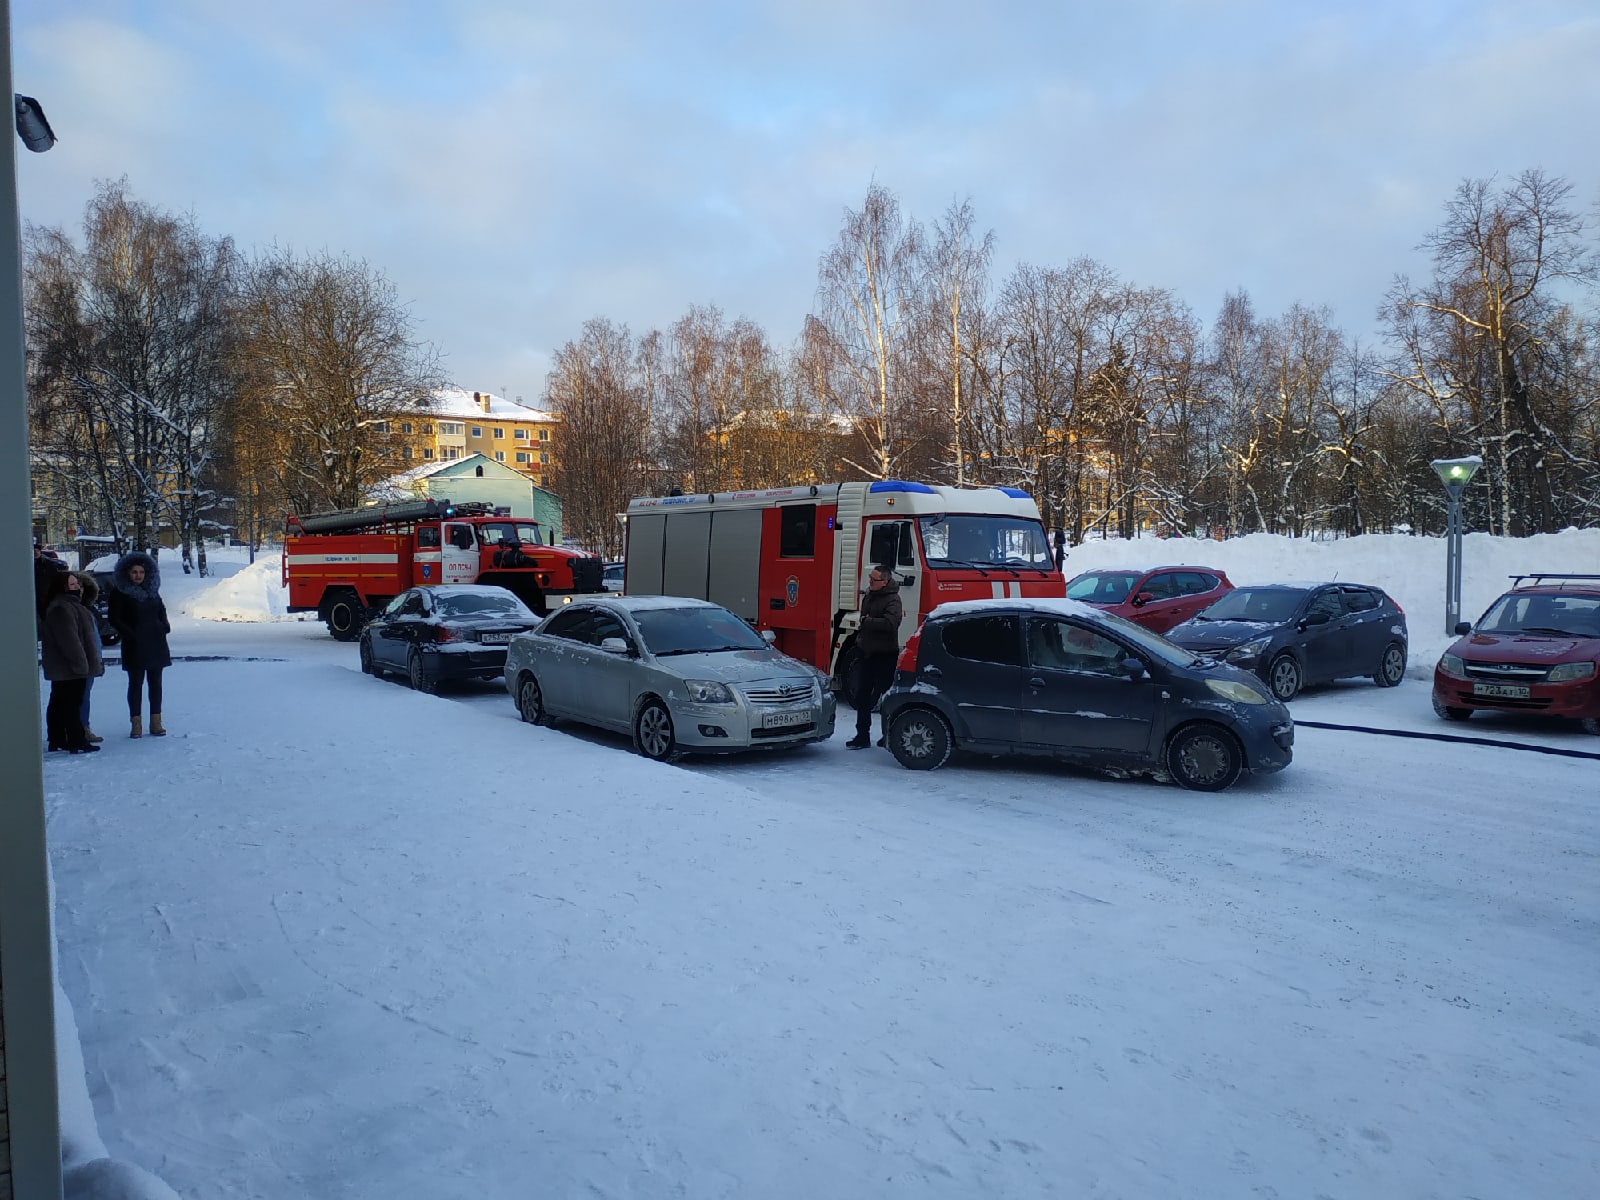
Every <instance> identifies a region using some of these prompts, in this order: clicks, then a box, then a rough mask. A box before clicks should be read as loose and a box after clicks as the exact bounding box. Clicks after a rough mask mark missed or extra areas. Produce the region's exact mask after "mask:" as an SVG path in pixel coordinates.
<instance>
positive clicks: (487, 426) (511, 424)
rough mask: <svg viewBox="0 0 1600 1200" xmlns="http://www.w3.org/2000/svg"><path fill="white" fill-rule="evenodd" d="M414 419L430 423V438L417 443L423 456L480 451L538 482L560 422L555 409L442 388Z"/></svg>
mask: <svg viewBox="0 0 1600 1200" xmlns="http://www.w3.org/2000/svg"><path fill="white" fill-rule="evenodd" d="M418 420H419V422H420V423H421V424H423V425H427V426H429V429H428V433H430V434H431V441H430V442H427V443H425V444H424V445H423V446H422V447H421V448H420V458H421V460H422V461H423V462H426V461H430V460H434V459H438V460H443V461H450V460H453V459H458V458H465V457H467V456H468V455H470V454H482V455H483V456H484V457H485V458H488V459H491V460H492V461H494V462H497V463H504V464H505V465H506V466H508V467H510V468H511V469H512V470H514V471H517V472H520V473H521V474H523V475H526V476H527V477H528V479H529V480H531V481H532V483H533V484H534V486H536V487H548V486H549V483H550V473H551V471H552V470H553V469H554V466H555V461H556V441H557V431H558V430H559V429H560V427H561V415H560V414H559V413H551V412H544V411H542V410H541V409H537V408H530V407H528V406H527V405H525V404H522V403H520V402H519V401H512V400H507V399H505V398H504V397H502V396H496V395H493V394H491V393H489V392H468V391H465V390H463V389H461V388H446V389H445V390H443V391H441V392H438V393H437V394H436V396H435V407H434V409H433V410H432V411H431V412H429V413H428V414H427V415H426V416H422V417H419V418H418ZM419 465H420V464H419Z"/></svg>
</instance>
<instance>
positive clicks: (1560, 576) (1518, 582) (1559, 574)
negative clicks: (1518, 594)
mask: <svg viewBox="0 0 1600 1200" xmlns="http://www.w3.org/2000/svg"><path fill="white" fill-rule="evenodd" d="M1524 579H1531V580H1533V586H1534V587H1539V586H1540V585H1541V584H1542V583H1543V582H1544V581H1545V580H1546V579H1555V580H1561V581H1570V580H1574V579H1582V580H1595V581H1600V575H1573V574H1571V573H1569V572H1567V571H1542V572H1540V573H1538V574H1536V575H1513V576H1511V586H1512V587H1514V588H1515V587H1521V586H1522V581H1523V580H1524Z"/></svg>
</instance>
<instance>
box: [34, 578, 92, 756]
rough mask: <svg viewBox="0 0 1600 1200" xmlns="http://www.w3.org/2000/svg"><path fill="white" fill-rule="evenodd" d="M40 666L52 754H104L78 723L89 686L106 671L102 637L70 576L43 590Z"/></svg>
mask: <svg viewBox="0 0 1600 1200" xmlns="http://www.w3.org/2000/svg"><path fill="white" fill-rule="evenodd" d="M39 665H40V666H41V667H42V668H43V669H44V677H45V678H46V679H48V680H49V681H50V701H49V703H48V704H47V705H46V706H45V710H44V722H45V730H46V732H47V734H48V736H49V749H51V750H70V751H71V752H72V753H73V754H82V753H84V752H85V751H95V750H98V749H100V747H99V746H96V745H94V744H93V743H91V742H90V741H89V739H88V737H87V736H86V735H85V732H84V728H83V723H82V722H81V721H79V720H78V708H79V706H80V705H81V704H82V703H83V691H84V688H85V687H87V686H88V684H87V681H88V680H89V679H92V678H93V677H94V676H96V675H99V674H100V673H102V672H103V671H104V670H105V667H104V665H103V664H102V663H101V661H100V634H99V632H98V631H97V630H96V629H95V627H94V613H92V612H90V611H89V610H88V609H87V608H85V607H84V605H83V599H82V593H81V591H80V589H79V584H78V577H77V576H76V575H73V574H70V573H69V572H67V571H57V572H56V573H55V574H54V575H53V576H51V577H50V579H49V580H48V581H47V582H46V584H45V595H44V614H43V615H42V616H41V617H40V618H39Z"/></svg>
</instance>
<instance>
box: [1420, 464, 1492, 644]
mask: <svg viewBox="0 0 1600 1200" xmlns="http://www.w3.org/2000/svg"><path fill="white" fill-rule="evenodd" d="M1432 465H1433V473H1434V474H1435V475H1437V476H1438V477H1439V482H1440V483H1442V484H1444V491H1445V495H1447V496H1449V497H1450V509H1449V512H1448V514H1447V515H1446V517H1445V525H1444V539H1445V545H1444V631H1445V632H1446V633H1449V634H1454V633H1455V631H1456V626H1457V625H1458V624H1460V623H1461V493H1462V492H1463V491H1464V490H1466V486H1467V484H1469V483H1471V482H1472V477H1473V476H1474V475H1476V474H1477V473H1478V468H1479V467H1481V466H1483V459H1481V458H1479V457H1478V456H1477V455H1476V454H1472V455H1468V456H1467V457H1466V458H1436V459H1434V460H1433V464H1432Z"/></svg>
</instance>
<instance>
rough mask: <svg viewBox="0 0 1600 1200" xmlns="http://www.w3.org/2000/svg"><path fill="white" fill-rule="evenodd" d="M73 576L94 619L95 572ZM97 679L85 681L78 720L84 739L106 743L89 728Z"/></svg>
mask: <svg viewBox="0 0 1600 1200" xmlns="http://www.w3.org/2000/svg"><path fill="white" fill-rule="evenodd" d="M73 574H74V575H75V576H76V577H77V580H78V595H79V597H80V598H81V599H82V600H83V606H84V607H85V608H87V609H88V610H89V615H90V616H91V617H92V616H94V611H95V605H97V604H98V603H99V602H100V585H99V584H98V583H96V582H95V578H94V572H93V571H74V572H73ZM99 644H100V623H99V622H98V621H96V622H95V645H96V646H98V645H99ZM99 674H101V675H103V674H105V668H104V667H103V666H102V667H101V668H100V671H99ZM95 678H96V676H94V675H91V676H89V678H88V679H86V680H84V684H83V704H82V705H80V706H79V708H78V720H79V721H81V722H83V735H84V737H86V738H88V739H89V740H90V741H91V742H95V743H99V742H103V741H105V738H103V737H101V736H100V735H99V734H98V733H96V732H95V731H94V730H93V729H91V728H90V727H89V693H90V692H92V691H94V681H95Z"/></svg>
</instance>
